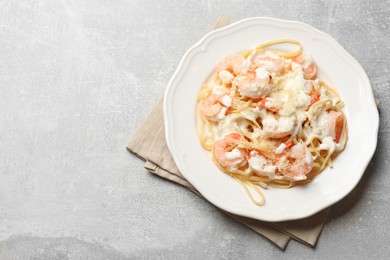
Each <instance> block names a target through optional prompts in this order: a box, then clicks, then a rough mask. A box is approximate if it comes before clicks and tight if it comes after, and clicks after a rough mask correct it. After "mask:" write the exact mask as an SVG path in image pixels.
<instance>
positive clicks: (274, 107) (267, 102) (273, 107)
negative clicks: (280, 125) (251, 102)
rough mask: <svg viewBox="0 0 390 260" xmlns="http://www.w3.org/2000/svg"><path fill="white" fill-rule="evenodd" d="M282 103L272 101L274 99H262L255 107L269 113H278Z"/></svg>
mask: <svg viewBox="0 0 390 260" xmlns="http://www.w3.org/2000/svg"><path fill="white" fill-rule="evenodd" d="M283 104H284V103H283V102H282V101H280V100H278V99H274V98H271V97H266V98H262V99H261V100H260V101H259V102H258V103H257V107H258V108H259V109H264V108H265V109H267V110H269V111H271V112H274V113H278V112H279V111H280V110H281V109H282V107H283Z"/></svg>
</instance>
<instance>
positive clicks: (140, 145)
mask: <svg viewBox="0 0 390 260" xmlns="http://www.w3.org/2000/svg"><path fill="white" fill-rule="evenodd" d="M228 23H229V22H228V19H227V18H225V17H220V18H218V20H217V23H216V26H215V28H219V27H222V26H225V25H227V24H228ZM162 103H163V100H162V99H160V101H159V102H158V104H157V105H156V106H155V107H154V109H153V110H152V111H151V112H150V114H149V115H148V116H147V118H146V119H145V121H144V122H143V123H142V125H141V126H140V127H139V129H138V130H137V132H136V133H135V135H134V136H133V137H132V138H131V140H130V142H129V144H128V145H127V149H128V150H129V151H130V152H132V153H133V154H135V155H137V156H138V157H140V158H141V159H143V160H145V161H146V162H145V165H144V167H145V168H146V169H147V170H149V171H150V172H152V173H154V174H156V175H158V176H160V177H163V178H165V179H168V180H171V181H173V182H176V183H178V184H180V185H182V186H184V187H186V188H188V189H190V190H191V191H193V192H194V193H196V194H197V195H199V196H202V195H201V194H200V193H199V192H198V191H197V190H196V189H195V188H194V187H193V186H192V185H191V184H190V183H189V182H188V181H187V180H186V179H185V178H184V177H183V175H181V173H180V172H179V170H178V169H177V167H176V165H175V163H174V161H173V159H172V157H171V154H170V153H169V150H168V147H167V145H166V142H165V132H164V118H163V105H162ZM224 212H225V211H224ZM225 213H226V214H227V215H229V216H230V217H232V218H233V219H235V220H237V221H239V222H241V223H242V224H244V225H245V226H247V227H249V228H250V229H252V230H254V231H255V232H257V233H258V234H261V235H262V236H264V237H266V238H268V239H269V240H270V241H272V242H273V243H275V244H276V245H277V246H278V247H280V248H281V249H284V248H285V247H286V246H287V243H288V242H289V240H290V238H293V239H295V240H297V241H299V242H301V243H303V244H305V245H309V246H314V245H315V243H316V241H317V239H318V237H319V235H320V233H321V230H322V228H323V226H324V224H325V222H326V219H327V216H328V213H329V208H328V209H325V210H323V211H321V212H319V213H317V214H315V215H313V216H311V217H308V218H305V219H300V220H294V221H286V222H272V223H271V222H263V221H259V220H254V219H250V218H245V217H241V216H237V215H233V214H230V213H228V212H225Z"/></svg>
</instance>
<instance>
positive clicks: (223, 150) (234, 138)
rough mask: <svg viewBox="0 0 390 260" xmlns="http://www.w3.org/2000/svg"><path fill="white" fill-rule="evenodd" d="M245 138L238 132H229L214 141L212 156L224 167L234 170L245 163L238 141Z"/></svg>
mask: <svg viewBox="0 0 390 260" xmlns="http://www.w3.org/2000/svg"><path fill="white" fill-rule="evenodd" d="M244 140H245V138H244V137H243V136H242V135H241V134H238V133H230V134H228V135H225V136H224V137H222V138H221V139H219V140H217V141H216V142H215V143H214V148H213V156H214V158H215V160H216V161H217V162H218V163H219V164H220V165H221V166H222V167H223V168H225V169H231V170H236V169H238V168H240V167H242V166H245V165H246V164H247V161H246V158H245V156H244V154H243V151H242V150H241V149H239V148H238V147H237V146H238V143H239V142H240V141H244Z"/></svg>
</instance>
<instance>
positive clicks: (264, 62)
mask: <svg viewBox="0 0 390 260" xmlns="http://www.w3.org/2000/svg"><path fill="white" fill-rule="evenodd" d="M253 64H254V65H255V66H256V67H259V68H264V69H265V70H267V71H269V72H274V73H283V71H284V69H285V65H286V62H285V61H284V60H282V59H277V58H273V57H269V56H265V57H264V56H257V57H255V58H254V59H253Z"/></svg>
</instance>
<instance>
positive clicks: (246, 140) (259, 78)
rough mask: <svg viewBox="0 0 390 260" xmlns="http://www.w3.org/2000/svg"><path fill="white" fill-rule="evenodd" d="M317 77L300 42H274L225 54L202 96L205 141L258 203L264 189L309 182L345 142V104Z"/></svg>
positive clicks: (201, 136) (200, 113) (201, 121)
mask: <svg viewBox="0 0 390 260" xmlns="http://www.w3.org/2000/svg"><path fill="white" fill-rule="evenodd" d="M280 43H288V44H293V45H295V46H296V47H297V48H296V50H295V51H293V52H283V51H276V50H275V47H277V45H278V44H280ZM270 46H273V49H272V50H271V49H270V48H269V47H270ZM316 74H317V66H316V64H315V62H314V60H313V58H312V57H311V56H310V55H309V54H307V53H304V52H302V45H301V44H300V42H298V41H295V40H290V39H285V40H276V41H272V42H268V43H264V44H261V45H259V46H256V47H255V48H252V49H250V50H247V51H244V52H242V53H241V54H233V55H230V56H227V57H226V58H224V59H223V60H222V61H221V62H220V63H219V64H218V65H217V68H216V70H215V72H214V73H213V74H212V76H211V78H210V79H209V80H208V81H207V82H206V83H204V85H203V87H202V88H201V90H200V92H199V94H198V102H197V104H198V106H197V114H198V118H199V129H198V133H199V140H200V143H201V145H202V146H203V148H204V149H205V150H207V151H210V152H211V155H212V160H213V161H214V163H215V164H216V165H217V166H218V167H219V168H220V169H221V170H222V171H223V172H225V173H226V174H228V175H230V176H232V177H233V178H234V179H235V180H237V181H238V182H239V183H240V184H241V185H242V187H243V188H244V190H245V191H246V193H247V194H248V195H249V197H250V198H251V200H252V201H253V202H254V203H255V204H257V205H263V204H264V202H265V198H264V195H263V193H262V192H261V189H260V188H267V187H268V186H271V187H275V188H290V187H293V186H296V185H304V184H307V183H309V182H310V181H311V180H313V178H314V177H315V176H317V175H318V174H319V173H320V172H322V171H323V170H324V169H325V168H326V167H332V165H333V163H332V161H333V159H334V158H335V157H336V155H337V154H339V153H340V152H341V151H343V149H344V147H345V145H346V142H347V121H346V117H345V114H344V113H343V111H342V107H343V106H344V103H343V101H342V100H341V98H340V96H339V94H338V92H337V91H336V90H335V89H334V88H332V87H331V86H330V85H328V84H326V83H325V82H322V81H320V80H319V79H317V78H316ZM251 190H252V191H255V193H257V194H258V195H259V196H256V197H259V198H260V199H256V198H255V197H254V196H253V194H252V192H251Z"/></svg>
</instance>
